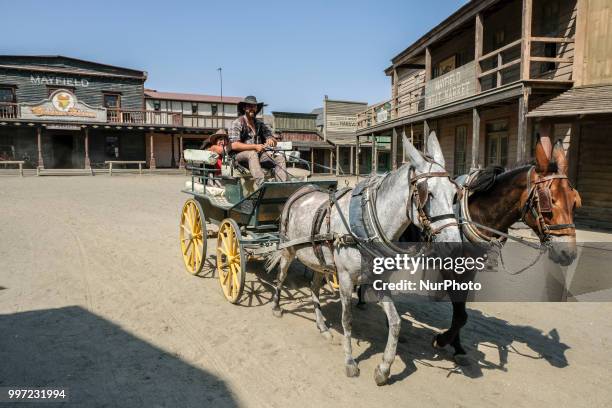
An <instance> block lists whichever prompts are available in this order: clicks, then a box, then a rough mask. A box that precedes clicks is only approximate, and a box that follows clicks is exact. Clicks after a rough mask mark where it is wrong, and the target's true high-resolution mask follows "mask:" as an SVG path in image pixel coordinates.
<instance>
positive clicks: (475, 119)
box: [471, 108, 480, 170]
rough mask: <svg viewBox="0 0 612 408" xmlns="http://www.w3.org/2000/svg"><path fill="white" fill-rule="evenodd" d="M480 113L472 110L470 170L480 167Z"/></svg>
mask: <svg viewBox="0 0 612 408" xmlns="http://www.w3.org/2000/svg"><path fill="white" fill-rule="evenodd" d="M479 155H480V112H478V109H476V108H474V109H472V166H471V169H472V170H474V169H477V168H479V167H480V160H479Z"/></svg>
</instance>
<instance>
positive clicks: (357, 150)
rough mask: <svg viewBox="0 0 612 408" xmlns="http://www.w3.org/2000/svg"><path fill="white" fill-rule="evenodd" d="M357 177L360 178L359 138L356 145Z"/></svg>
mask: <svg viewBox="0 0 612 408" xmlns="http://www.w3.org/2000/svg"><path fill="white" fill-rule="evenodd" d="M355 175H356V176H359V136H357V141H356V143H355Z"/></svg>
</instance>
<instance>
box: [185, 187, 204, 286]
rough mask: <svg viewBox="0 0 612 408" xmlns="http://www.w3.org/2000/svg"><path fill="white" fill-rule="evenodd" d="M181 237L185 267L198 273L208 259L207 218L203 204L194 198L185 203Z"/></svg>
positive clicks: (192, 272) (188, 270)
mask: <svg viewBox="0 0 612 408" xmlns="http://www.w3.org/2000/svg"><path fill="white" fill-rule="evenodd" d="M179 237H180V239H181V253H182V254H183V262H185V269H187V272H189V273H191V274H193V275H197V274H198V273H200V271H201V270H202V267H203V266H204V260H205V259H206V219H205V218H204V210H202V206H201V205H200V203H198V202H197V201H196V200H194V199H193V198H190V199H189V200H187V201H186V202H185V204H184V205H183V211H182V212H181V225H180V230H179Z"/></svg>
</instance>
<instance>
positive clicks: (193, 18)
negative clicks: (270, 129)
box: [0, 0, 467, 112]
mask: <svg viewBox="0 0 612 408" xmlns="http://www.w3.org/2000/svg"><path fill="white" fill-rule="evenodd" d="M466 1H467V0H428V1H417V0H386V1H380V0H379V1H375V0H366V1H361V0H353V1H334V0H326V1H320V0H311V1H280V0H270V1H268V0H257V1H242V0H233V1H195V0H166V1H130V0H123V1H116V0H97V1H74V0H71V1H64V0H54V1H52V2H43V1H35V0H19V1H7V0H5V1H3V2H1V3H0V5H1V6H2V13H1V15H2V24H0V38H1V41H0V54H9V55H13V54H24V55H40V54H45V55H47V54H48V55H56V54H59V55H66V56H70V57H75V58H80V59H85V60H91V61H97V62H102V63H106V64H110V65H118V66H125V67H129V68H136V69H141V70H144V71H147V72H148V75H149V76H148V80H147V82H146V86H147V87H149V88H153V89H157V90H159V91H175V92H188V93H206V94H218V93H219V75H218V71H217V68H218V67H222V68H223V94H224V95H232V96H245V95H249V94H254V95H256V96H257V97H258V98H259V99H260V100H263V101H265V102H266V103H267V104H268V107H267V108H266V111H267V112H270V111H271V110H280V111H292V112H310V111H311V110H312V109H313V108H316V107H318V106H321V105H322V100H323V97H324V95H329V97H330V98H332V99H343V100H357V101H363V102H368V103H375V102H379V101H382V100H385V99H388V98H389V97H390V92H391V91H390V90H391V87H390V79H389V78H388V77H386V76H385V75H384V73H383V70H384V69H385V68H386V67H388V66H389V65H390V60H391V58H392V57H393V56H394V55H396V54H397V53H399V52H400V51H402V50H403V49H404V48H406V47H407V46H408V45H409V44H411V43H412V42H413V41H415V40H416V39H418V38H419V37H421V36H422V35H423V34H425V33H426V32H427V31H428V30H429V29H431V28H432V27H434V26H436V25H437V24H438V23H439V22H441V21H442V20H443V19H444V18H446V17H447V16H448V15H450V14H451V13H452V12H453V11H455V10H457V9H458V8H459V7H461V6H462V5H463V4H465V3H466Z"/></svg>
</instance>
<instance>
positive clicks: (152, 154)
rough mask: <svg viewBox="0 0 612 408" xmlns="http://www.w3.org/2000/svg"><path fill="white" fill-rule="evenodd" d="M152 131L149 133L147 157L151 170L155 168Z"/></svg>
mask: <svg viewBox="0 0 612 408" xmlns="http://www.w3.org/2000/svg"><path fill="white" fill-rule="evenodd" d="M154 138H155V137H154V136H153V133H149V144H150V145H151V155H150V157H149V168H150V169H151V170H155V169H156V168H157V164H156V163H155V142H154Z"/></svg>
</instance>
